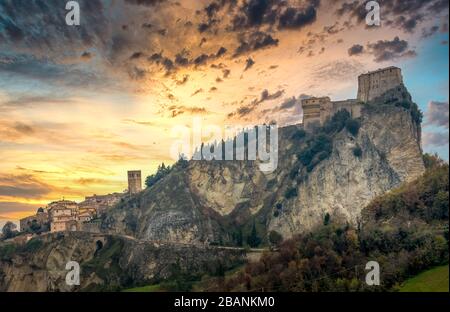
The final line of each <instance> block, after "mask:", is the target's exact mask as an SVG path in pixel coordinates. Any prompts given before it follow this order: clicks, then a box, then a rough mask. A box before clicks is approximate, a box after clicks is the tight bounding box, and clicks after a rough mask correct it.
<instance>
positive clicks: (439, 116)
mask: <svg viewBox="0 0 450 312" xmlns="http://www.w3.org/2000/svg"><path fill="white" fill-rule="evenodd" d="M448 122H449V114H448V102H436V101H431V102H429V103H428V107H427V111H426V113H425V125H427V126H431V125H432V126H438V127H444V128H447V129H448Z"/></svg>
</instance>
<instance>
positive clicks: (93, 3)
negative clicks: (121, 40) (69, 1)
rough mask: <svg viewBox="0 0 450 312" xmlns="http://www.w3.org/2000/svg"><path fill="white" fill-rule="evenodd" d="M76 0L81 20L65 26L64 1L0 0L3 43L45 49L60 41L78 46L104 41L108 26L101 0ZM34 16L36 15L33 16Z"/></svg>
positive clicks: (74, 46)
mask: <svg viewBox="0 0 450 312" xmlns="http://www.w3.org/2000/svg"><path fill="white" fill-rule="evenodd" d="M78 2H79V4H80V9H81V10H82V12H83V15H82V18H83V23H82V25H80V26H77V27H67V25H66V21H65V16H66V14H67V11H66V9H65V4H66V2H65V1H59V0H46V1H42V0H29V1H17V0H3V1H1V2H0V29H4V30H5V34H6V36H5V40H6V44H10V45H15V46H20V47H22V48H29V49H32V50H36V49H38V50H41V51H44V50H45V51H46V52H47V53H48V52H55V51H58V50H59V48H60V47H61V45H64V46H65V47H66V48H67V47H72V48H73V49H75V50H78V49H80V47H82V46H91V45H92V44H94V43H104V38H105V35H106V34H107V31H108V30H107V26H106V25H107V19H106V17H105V15H104V6H103V2H102V1H100V0H79V1H78ZM30 12H32V14H30ZM38 16H39V17H40V18H36V17H38Z"/></svg>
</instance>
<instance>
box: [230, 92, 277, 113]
mask: <svg viewBox="0 0 450 312" xmlns="http://www.w3.org/2000/svg"><path fill="white" fill-rule="evenodd" d="M283 94H284V90H278V91H276V92H275V93H270V92H269V91H268V90H267V89H266V90H263V91H262V92H261V96H260V98H259V99H255V100H253V101H252V102H250V103H249V104H247V105H243V106H241V107H239V108H238V109H237V110H236V111H234V112H232V113H229V114H228V118H233V117H238V118H242V117H245V116H247V115H249V114H250V113H251V112H253V111H254V110H255V109H256V108H257V107H258V105H259V104H261V103H263V102H265V101H271V100H275V99H278V98H279V97H281V96H282V95H283Z"/></svg>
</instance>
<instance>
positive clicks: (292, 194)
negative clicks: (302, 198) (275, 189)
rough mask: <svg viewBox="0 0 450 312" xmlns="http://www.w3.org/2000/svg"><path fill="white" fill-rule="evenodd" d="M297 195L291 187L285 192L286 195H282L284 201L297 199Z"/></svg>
mask: <svg viewBox="0 0 450 312" xmlns="http://www.w3.org/2000/svg"><path fill="white" fill-rule="evenodd" d="M297 195H298V193H297V189H296V188H295V187H291V188H290V189H288V190H287V191H286V193H284V197H285V198H286V199H290V198H293V197H297Z"/></svg>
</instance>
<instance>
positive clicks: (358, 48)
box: [348, 44, 364, 56]
mask: <svg viewBox="0 0 450 312" xmlns="http://www.w3.org/2000/svg"><path fill="white" fill-rule="evenodd" d="M363 51H364V47H363V46H362V45H360V44H355V45H353V46H351V47H350V48H349V49H348V55H350V56H352V55H358V54H361V53H363Z"/></svg>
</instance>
